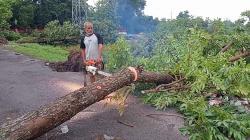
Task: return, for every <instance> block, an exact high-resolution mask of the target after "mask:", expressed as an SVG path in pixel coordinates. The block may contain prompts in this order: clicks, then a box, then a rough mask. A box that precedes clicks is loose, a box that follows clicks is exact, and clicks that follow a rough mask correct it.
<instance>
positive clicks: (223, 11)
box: [144, 0, 250, 21]
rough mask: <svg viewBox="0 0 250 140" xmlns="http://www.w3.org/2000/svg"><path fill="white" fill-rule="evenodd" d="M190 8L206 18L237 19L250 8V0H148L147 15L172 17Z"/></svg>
mask: <svg viewBox="0 0 250 140" xmlns="http://www.w3.org/2000/svg"><path fill="white" fill-rule="evenodd" d="M185 10H188V11H189V14H190V15H193V16H195V17H197V16H201V17H203V18H204V19H205V18H206V17H209V18H210V19H216V18H221V19H223V20H227V19H229V20H231V21H235V20H237V19H239V18H240V13H241V12H243V11H246V10H250V0H146V7H145V9H144V13H145V15H151V16H153V17H158V18H159V19H161V18H166V19H171V15H172V18H176V16H177V15H178V14H179V13H180V12H181V11H185Z"/></svg>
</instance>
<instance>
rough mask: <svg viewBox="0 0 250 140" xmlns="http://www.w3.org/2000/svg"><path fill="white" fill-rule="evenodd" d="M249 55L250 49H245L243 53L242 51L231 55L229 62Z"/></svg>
mask: <svg viewBox="0 0 250 140" xmlns="http://www.w3.org/2000/svg"><path fill="white" fill-rule="evenodd" d="M248 56H250V51H244V52H242V53H240V54H238V55H235V56H233V57H231V58H230V59H229V62H234V61H237V60H239V59H240V58H244V57H248Z"/></svg>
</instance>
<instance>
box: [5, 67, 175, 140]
mask: <svg viewBox="0 0 250 140" xmlns="http://www.w3.org/2000/svg"><path fill="white" fill-rule="evenodd" d="M172 80H173V78H172V76H170V75H164V74H159V73H152V72H143V71H142V72H141V71H140V70H139V69H135V68H132V67H129V68H126V69H123V70H122V71H120V72H118V73H116V74H114V75H113V76H110V77H106V78H103V79H101V80H99V81H97V82H95V83H93V84H92V85H89V86H87V87H85V88H80V89H78V90H76V91H74V92H71V93H69V94H68V95H65V96H63V97H61V98H59V99H57V100H56V101H54V102H52V103H50V104H48V105H45V106H43V107H40V108H39V109H38V110H36V111H33V112H30V113H27V114H25V115H23V116H21V117H19V118H17V119H15V120H12V121H9V122H6V123H4V124H2V125H1V126H0V139H4V140H27V139H34V138H37V137H39V136H41V135H43V134H44V133H46V132H48V131H49V130H51V129H53V128H55V127H57V126H59V125H60V124H62V123H64V122H65V121H67V120H69V119H70V118H72V117H73V116H74V115H76V114H77V113H78V112H80V111H82V110H83V109H85V108H87V107H88V106H90V105H92V104H94V103H96V102H98V101H100V100H102V99H104V98H105V97H106V96H107V95H108V94H110V93H112V92H114V91H116V90H118V89H120V88H122V87H123V86H126V85H128V84H131V83H133V82H136V81H138V82H151V83H170V82H171V81H172Z"/></svg>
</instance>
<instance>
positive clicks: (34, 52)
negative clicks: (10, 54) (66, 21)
mask: <svg viewBox="0 0 250 140" xmlns="http://www.w3.org/2000/svg"><path fill="white" fill-rule="evenodd" d="M12 46H13V47H12V49H14V50H15V51H16V52H19V53H23V54H26V55H28V56H31V57H33V58H37V59H40V60H44V61H49V62H57V61H65V60H67V56H68V54H69V52H68V51H67V50H66V49H64V48H62V47H54V46H50V45H38V44H22V45H12Z"/></svg>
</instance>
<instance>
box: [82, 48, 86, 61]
mask: <svg viewBox="0 0 250 140" xmlns="http://www.w3.org/2000/svg"><path fill="white" fill-rule="evenodd" d="M81 55H82V62H83V63H85V61H86V52H85V48H83V49H82V51H81Z"/></svg>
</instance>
